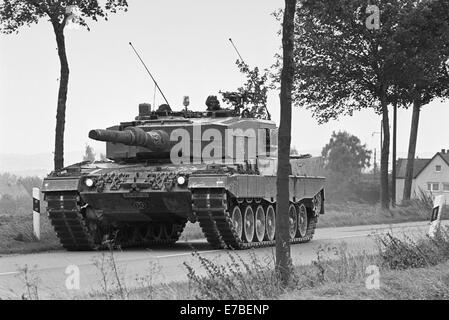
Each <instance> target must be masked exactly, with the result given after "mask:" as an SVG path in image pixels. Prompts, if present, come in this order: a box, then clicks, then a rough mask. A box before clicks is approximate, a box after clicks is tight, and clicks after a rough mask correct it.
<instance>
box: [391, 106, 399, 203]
mask: <svg viewBox="0 0 449 320" xmlns="http://www.w3.org/2000/svg"><path fill="white" fill-rule="evenodd" d="M397 126H398V105H397V103H395V104H394V106H393V168H392V171H391V180H392V181H391V206H392V207H393V208H395V207H396V138H397V129H398V127H397Z"/></svg>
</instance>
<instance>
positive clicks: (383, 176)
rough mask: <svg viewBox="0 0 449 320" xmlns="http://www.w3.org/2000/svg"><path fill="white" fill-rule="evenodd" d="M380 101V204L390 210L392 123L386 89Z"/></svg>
mask: <svg viewBox="0 0 449 320" xmlns="http://www.w3.org/2000/svg"><path fill="white" fill-rule="evenodd" d="M382 91H383V92H382V96H381V99H380V103H381V108H382V127H383V132H384V139H383V143H382V152H381V158H380V204H381V207H382V209H387V210H388V209H390V193H389V188H388V158H389V156H390V121H389V117H388V103H387V100H386V89H383V90H382Z"/></svg>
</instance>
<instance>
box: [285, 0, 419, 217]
mask: <svg viewBox="0 0 449 320" xmlns="http://www.w3.org/2000/svg"><path fill="white" fill-rule="evenodd" d="M414 2H415V1H414V0H402V1H396V2H394V1H393V2H392V1H387V0H377V1H372V2H371V3H372V5H370V6H368V7H367V4H366V1H365V0H336V1H327V0H305V1H304V5H303V8H302V9H301V10H300V11H299V14H298V16H297V18H296V23H295V35H296V37H295V40H296V43H297V46H296V50H295V62H296V67H297V73H296V78H295V87H294V98H295V103H296V104H297V105H298V106H305V107H306V108H308V109H310V110H311V111H312V114H313V116H314V117H316V118H317V119H318V121H319V122H320V123H323V122H327V121H329V120H331V119H336V118H338V117H339V116H341V115H352V114H353V113H354V112H355V111H356V110H360V109H367V108H372V109H374V111H375V112H376V113H378V114H381V115H382V127H383V132H384V139H383V145H382V150H381V205H382V208H384V209H388V208H389V203H390V196H389V185H388V159H389V149H390V126H389V114H388V106H389V105H390V104H392V103H397V101H398V99H399V97H398V95H397V92H396V91H397V90H395V88H396V82H397V78H398V73H397V71H398V69H399V67H398V65H397V63H398V60H397V56H398V55H400V54H402V53H401V52H400V51H398V47H397V45H396V43H395V35H396V30H397V29H398V27H399V25H400V24H401V22H402V19H403V18H404V17H405V16H407V14H409V12H410V10H411V8H412V7H413V6H414ZM373 5H374V6H373ZM367 12H368V13H367ZM377 14H379V15H380V17H381V23H382V24H381V25H380V20H377V22H378V23H376V15H377ZM372 17H374V23H373V21H372V19H371V18H372ZM399 76H400V75H399Z"/></svg>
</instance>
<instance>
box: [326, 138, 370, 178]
mask: <svg viewBox="0 0 449 320" xmlns="http://www.w3.org/2000/svg"><path fill="white" fill-rule="evenodd" d="M321 154H322V156H323V157H324V159H325V164H326V169H327V170H331V171H333V172H335V173H341V174H342V175H345V176H353V175H354V174H360V172H361V170H362V169H364V168H367V167H369V166H370V159H371V151H370V150H368V149H367V147H366V144H363V145H362V143H361V141H360V139H359V138H358V137H356V136H354V135H352V134H350V133H348V132H346V131H344V132H341V131H340V132H338V133H336V132H335V131H334V132H333V133H332V136H331V139H330V140H329V143H328V144H326V145H325V146H324V148H323V150H322V152H321Z"/></svg>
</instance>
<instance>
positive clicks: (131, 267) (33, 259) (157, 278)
mask: <svg viewBox="0 0 449 320" xmlns="http://www.w3.org/2000/svg"><path fill="white" fill-rule="evenodd" d="M446 222H447V221H445V223H446ZM428 228H429V223H427V222H413V223H401V224H394V225H371V226H355V227H340V228H321V229H318V230H317V231H316V234H315V237H314V239H313V240H312V241H311V242H309V243H306V244H297V245H292V247H291V252H292V259H293V263H294V264H295V265H300V264H308V263H310V262H311V261H312V260H314V259H315V258H316V252H317V250H318V249H319V248H320V246H336V245H341V244H344V245H345V246H347V249H348V250H349V251H351V252H361V251H365V252H367V253H370V252H374V251H375V250H376V248H377V247H376V244H375V241H374V238H375V237H374V235H375V234H382V233H386V232H388V231H390V232H392V233H393V234H403V233H406V234H408V235H411V236H416V235H424V234H425V233H426V232H427V230H428ZM194 250H196V251H197V252H198V253H201V255H202V256H204V257H206V258H208V259H211V260H213V261H215V262H218V263H225V262H226V261H228V260H229V256H228V254H227V253H226V252H225V251H224V250H211V248H210V247H209V245H208V244H207V242H205V240H199V241H192V242H178V243H177V244H176V245H174V246H173V247H170V248H160V249H146V250H145V249H141V250H126V251H122V252H119V251H116V252H114V253H113V254H114V257H115V261H116V264H117V267H118V270H119V273H120V274H121V275H122V276H123V277H124V279H125V282H126V285H127V287H129V288H131V287H136V286H138V283H139V280H137V279H138V278H139V277H143V276H148V275H152V279H151V281H152V283H154V284H155V283H169V282H173V281H183V280H187V275H186V274H187V272H186V268H185V266H184V265H183V263H184V262H186V263H188V264H189V265H191V266H193V267H194V268H195V269H196V270H202V269H201V268H200V267H199V263H198V261H197V259H196V258H194V257H192V254H191V253H192V251H194ZM250 251H252V252H254V253H255V254H256V255H257V257H258V258H259V259H260V260H261V261H269V260H270V259H273V257H274V254H275V252H274V248H261V249H254V250H250ZM250 251H238V252H237V253H238V254H239V255H240V256H241V257H242V258H243V259H244V260H245V261H250V254H251V253H250ZM103 255H104V256H103ZM102 257H103V258H108V257H109V253H107V252H106V253H101V252H66V251H52V252H45V253H36V254H24V255H4V256H1V257H0V298H3V299H5V298H6V299H7V298H20V296H21V295H22V294H23V293H25V292H26V286H25V281H24V280H23V275H24V274H23V272H20V271H19V269H20V268H23V267H24V266H25V265H27V266H28V268H29V270H32V272H31V274H30V275H31V276H32V277H35V278H37V279H38V281H39V282H38V288H39V297H40V298H44V299H61V298H62V299H68V298H73V297H76V296H83V295H86V294H89V293H92V292H94V291H99V290H101V272H100V268H99V263H100V262H101V261H102ZM69 266H70V267H69ZM73 266H76V267H77V268H79V275H80V277H79V279H80V281H79V282H80V288H79V289H72V290H69V289H67V286H66V280H67V278H68V277H69V275H70V274H72V275H73V272H74V271H73V270H76V268H75V267H73ZM68 267H69V268H68ZM66 272H68V274H66ZM200 274H201V272H200Z"/></svg>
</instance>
